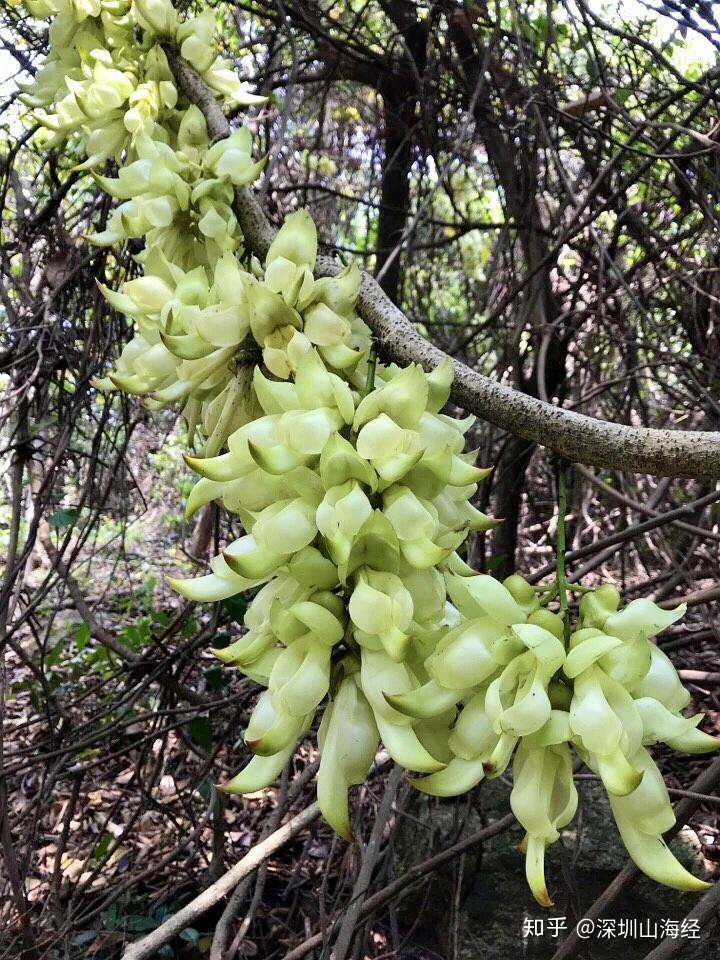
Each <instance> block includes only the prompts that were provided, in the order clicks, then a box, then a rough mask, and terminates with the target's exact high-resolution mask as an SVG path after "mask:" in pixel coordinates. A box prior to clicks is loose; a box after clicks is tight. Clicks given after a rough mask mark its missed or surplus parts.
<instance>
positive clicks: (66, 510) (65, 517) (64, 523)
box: [48, 507, 80, 530]
mask: <svg viewBox="0 0 720 960" xmlns="http://www.w3.org/2000/svg"><path fill="white" fill-rule="evenodd" d="M79 513H80V511H79V510H78V509H77V507H60V509H59V510H56V511H55V512H54V513H51V514H50V516H49V517H48V523H49V525H50V526H51V527H52V528H53V529H54V530H62V529H63V528H64V527H72V526H74V525H75V522H76V521H77V518H78V515H79Z"/></svg>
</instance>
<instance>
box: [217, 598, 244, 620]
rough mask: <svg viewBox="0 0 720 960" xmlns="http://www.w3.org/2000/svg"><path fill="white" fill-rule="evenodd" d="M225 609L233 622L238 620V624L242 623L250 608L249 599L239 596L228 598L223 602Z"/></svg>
mask: <svg viewBox="0 0 720 960" xmlns="http://www.w3.org/2000/svg"><path fill="white" fill-rule="evenodd" d="M222 605H223V607H224V609H225V610H226V611H227V612H228V613H229V614H230V616H231V617H232V618H233V620H237V622H238V623H242V621H243V619H244V617H245V611H246V610H247V608H248V601H247V598H246V597H244V596H242V594H238V595H236V596H234V597H228V599H227V600H223V601H222Z"/></svg>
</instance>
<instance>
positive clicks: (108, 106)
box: [24, 0, 720, 905]
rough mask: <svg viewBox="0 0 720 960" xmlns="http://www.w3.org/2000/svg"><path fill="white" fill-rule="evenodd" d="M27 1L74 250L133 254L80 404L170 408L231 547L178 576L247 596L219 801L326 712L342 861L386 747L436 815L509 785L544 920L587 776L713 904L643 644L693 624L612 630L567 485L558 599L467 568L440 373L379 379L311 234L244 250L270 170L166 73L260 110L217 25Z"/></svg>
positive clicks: (659, 680)
mask: <svg viewBox="0 0 720 960" xmlns="http://www.w3.org/2000/svg"><path fill="white" fill-rule="evenodd" d="M25 5H26V7H27V9H28V11H29V12H30V14H31V15H32V16H35V17H43V18H45V17H47V18H49V19H50V20H51V23H50V41H51V52H50V55H49V57H48V59H47V62H46V64H45V66H44V68H43V69H42V71H41V72H40V74H39V75H38V77H37V81H36V83H35V84H34V85H33V86H32V88H28V89H27V90H26V91H25V94H24V100H25V102H26V103H27V104H28V105H29V106H30V107H31V108H32V111H33V115H34V117H35V119H36V121H37V122H38V123H39V124H40V127H41V133H40V136H43V137H44V138H45V141H46V144H47V145H48V146H49V147H53V146H54V147H58V148H62V145H63V144H64V143H66V142H67V141H68V140H73V141H75V142H76V143H78V144H79V145H80V146H81V148H82V150H83V151H84V154H85V157H86V159H85V160H84V162H82V163H81V164H80V165H79V167H78V169H79V170H80V171H82V172H84V173H85V174H87V175H88V176H92V177H94V179H95V181H96V183H97V185H98V187H99V188H100V189H101V190H103V191H104V192H105V193H106V194H108V195H109V196H110V197H111V198H112V199H113V200H114V201H116V205H115V206H114V208H113V211H112V214H111V216H110V218H109V222H108V223H107V226H106V228H105V229H104V230H103V231H101V232H100V233H97V234H95V235H94V236H91V237H89V238H88V240H89V242H91V243H93V244H96V245H100V246H104V247H107V248H108V249H109V251H110V252H111V253H110V255H112V251H117V250H118V249H119V248H120V247H121V246H122V245H123V244H125V243H126V241H128V240H133V241H135V243H136V245H137V246H138V247H140V248H141V252H140V253H138V254H136V255H135V260H136V262H137V264H138V265H139V270H140V275H139V276H138V277H136V278H135V279H130V280H128V281H126V282H125V283H124V284H123V285H122V286H121V288H120V289H117V290H112V289H109V288H107V287H103V288H102V289H103V293H104V295H105V296H106V298H107V300H108V301H109V303H110V304H111V305H112V306H113V307H114V308H115V309H116V310H118V311H120V312H121V313H123V314H125V315H126V316H127V317H129V318H130V319H131V320H132V321H133V323H134V325H135V335H134V337H133V338H132V340H131V341H130V342H129V343H128V344H127V345H126V346H125V348H124V350H123V351H122V354H121V355H120V357H119V358H118V360H117V362H116V364H115V366H114V368H113V369H112V370H110V371H108V373H107V376H105V377H104V378H102V379H101V380H99V381H97V383H96V387H97V389H98V390H103V391H112V390H121V391H124V392H126V393H129V394H132V395H134V396H137V397H139V398H141V399H142V402H143V403H145V404H146V405H147V406H148V407H149V408H151V409H160V408H163V407H172V408H173V409H175V410H177V413H178V415H179V416H180V417H181V418H182V421H183V424H184V429H185V435H186V443H187V455H186V461H187V464H188V466H189V468H190V469H191V470H192V471H194V472H195V473H196V474H197V475H198V478H199V479H198V481H197V483H196V485H195V487H194V489H193V490H192V492H191V494H190V496H189V497H188V500H187V505H186V514H187V516H192V515H193V514H194V513H195V512H196V511H197V510H198V509H199V508H201V507H202V506H204V505H205V504H208V503H210V502H216V503H218V504H219V505H221V506H222V509H224V510H226V511H228V512H229V513H232V514H234V515H236V516H237V517H239V519H240V520H241V522H242V525H243V528H244V530H245V534H244V535H243V536H241V537H240V538H239V539H237V540H235V541H233V542H231V543H229V544H227V545H226V547H225V549H224V550H223V552H222V553H221V554H220V555H218V556H217V557H215V558H214V559H213V560H212V561H211V564H210V568H211V572H210V573H209V574H208V575H206V576H202V577H199V578H195V579H191V580H175V581H173V586H174V587H175V589H176V590H177V591H178V592H179V593H180V594H182V595H183V596H185V597H187V598H189V599H191V600H194V601H197V602H202V603H212V602H217V601H220V600H224V599H227V598H229V597H232V596H234V595H236V594H238V593H243V592H245V591H249V590H253V591H255V595H254V598H253V599H252V601H251V603H250V605H249V607H248V610H247V614H246V617H245V628H246V629H245V631H244V632H243V633H242V634H241V636H240V637H239V638H238V639H237V640H236V641H235V642H234V643H232V644H231V645H230V646H228V647H225V648H223V649H217V650H215V653H216V655H217V656H218V657H219V658H220V659H221V660H223V661H224V662H225V663H227V664H228V665H232V666H233V667H235V668H237V669H239V670H241V671H242V672H243V674H245V675H246V676H248V677H250V678H252V680H254V681H255V682H256V683H257V684H258V685H259V686H260V687H262V688H263V690H262V692H261V693H260V694H259V696H258V699H257V703H256V706H255V708H254V711H253V713H252V716H251V718H250V722H249V724H248V727H247V730H246V732H245V740H246V743H247V747H248V750H249V752H250V753H251V754H252V759H250V761H249V762H248V763H247V764H246V765H245V766H243V768H242V769H241V770H240V772H239V773H238V775H237V776H235V777H234V778H232V779H231V780H230V781H229V782H227V783H225V784H223V785H222V788H223V789H224V790H225V791H227V792H229V793H247V792H254V791H256V790H258V789H261V788H262V787H265V786H267V785H268V784H270V783H272V782H273V781H274V780H275V779H276V778H277V777H278V776H279V775H280V773H281V771H282V769H283V768H284V767H285V765H286V763H287V762H288V760H289V759H290V758H291V757H292V755H293V753H294V751H295V749H296V746H297V744H298V742H299V741H301V740H302V739H303V738H304V737H305V736H307V735H308V733H309V732H310V730H311V728H312V727H313V724H314V721H315V717H316V714H317V712H318V710H320V711H321V712H322V719H321V721H320V725H319V729H318V735H317V739H318V746H319V750H320V755H321V761H320V768H319V772H318V777H317V793H318V800H319V804H320V807H321V809H322V812H323V814H324V816H325V818H326V819H327V821H328V822H329V823H330V824H331V825H332V827H333V828H334V829H335V830H336V831H337V833H338V834H340V836H342V837H344V838H345V839H347V840H350V839H352V832H351V825H350V814H349V806H348V792H349V789H350V788H351V787H352V786H353V785H356V784H359V783H361V782H362V781H363V780H364V779H365V777H366V775H367V772H368V769H369V767H370V766H371V764H372V762H373V759H374V757H375V755H376V753H377V751H378V749H379V745H380V743H382V744H383V745H384V747H385V749H386V750H387V752H388V753H389V754H390V756H391V757H392V758H393V759H394V760H395V761H396V762H397V763H398V764H400V765H402V766H403V767H405V768H406V769H407V770H408V771H410V773H411V782H412V783H413V785H414V786H415V787H416V788H417V789H418V790H421V791H424V792H426V793H429V794H433V795H436V796H443V797H448V796H454V795H457V794H460V793H464V792H465V791H467V790H469V789H471V788H472V787H474V786H475V785H477V784H478V783H479V782H480V781H481V780H482V779H483V778H491V777H498V776H500V775H502V774H503V773H505V772H506V771H509V770H511V772H512V779H513V788H512V793H511V797H510V803H511V807H512V810H513V813H514V814H515V816H516V818H517V819H518V821H519V822H520V823H521V824H522V826H523V827H524V829H525V831H526V836H525V840H524V849H525V856H526V874H527V879H528V883H529V886H530V889H531V890H532V893H533V895H534V896H535V898H536V899H537V900H538V902H539V903H541V904H544V905H549V904H550V903H551V900H550V896H549V894H548V890H547V885H546V881H545V873H544V856H545V849H546V847H547V846H548V844H550V843H552V842H553V841H554V840H556V839H557V838H558V837H559V832H560V830H561V829H562V828H563V827H564V826H566V825H567V824H568V823H569V822H570V821H571V819H572V818H573V816H574V814H575V810H576V806H577V792H576V789H575V785H574V781H573V762H574V761H573V756H574V755H575V756H576V757H577V758H579V759H580V760H581V761H582V762H583V763H585V764H586V765H587V766H588V767H589V768H590V770H592V771H593V772H594V773H596V774H597V775H598V776H599V777H600V778H601V779H602V782H603V784H604V786H605V789H606V791H607V793H608V797H609V800H610V805H611V808H612V811H613V814H614V817H615V820H616V822H617V825H618V829H619V831H620V833H621V835H622V839H623V841H624V843H625V845H626V847H627V849H628V851H629V853H630V856H631V857H632V858H633V860H634V861H635V863H636V864H637V865H638V866H639V867H640V869H641V870H643V871H644V872H645V873H646V874H648V875H649V876H651V877H653V878H654V879H656V880H657V881H659V882H661V883H665V884H667V885H669V886H672V887H676V888H678V889H685V890H701V889H703V888H704V887H705V886H706V884H705V883H704V882H703V881H701V880H699V879H697V878H696V877H694V876H693V875H692V874H690V873H689V872H688V871H687V870H686V869H685V868H684V867H683V866H682V865H681V864H680V863H679V862H678V861H677V860H676V859H675V857H674V855H673V854H672V852H671V851H670V850H669V848H668V847H667V845H666V843H665V841H664V840H663V834H664V833H665V832H666V831H667V830H668V829H669V828H670V827H671V826H672V825H673V824H674V814H673V811H672V807H671V804H670V801H669V797H668V792H667V789H666V787H665V784H664V782H663V779H662V776H661V774H660V772H659V770H658V768H657V766H656V764H655V762H654V761H653V759H652V756H651V753H650V751H649V748H651V747H652V746H653V745H654V744H656V743H658V742H663V743H666V744H668V745H669V746H670V747H672V748H673V749H676V750H679V751H684V752H688V753H702V752H707V751H712V750H716V749H717V748H718V746H720V742H719V741H718V740H716V739H715V738H712V737H710V736H709V735H707V734H705V733H703V732H702V731H701V730H700V729H699V723H700V721H701V720H702V715H699V714H698V715H695V716H693V717H686V716H685V715H684V714H683V712H682V711H683V710H684V709H685V707H686V706H687V704H688V702H689V699H690V697H689V694H688V693H687V691H686V690H685V689H684V687H683V686H682V684H681V682H680V679H679V677H678V675H677V673H676V671H675V669H674V667H673V665H672V663H671V662H670V660H669V659H668V658H667V657H666V656H665V654H663V652H662V651H661V650H660V649H659V648H658V647H657V646H656V644H655V643H654V638H655V637H656V636H657V635H658V634H659V633H660V632H661V631H662V630H663V629H665V628H666V627H668V626H669V625H670V624H672V623H674V622H676V621H677V620H678V619H680V618H681V617H682V615H683V613H684V610H685V607H684V605H681V606H679V607H677V608H676V609H675V610H670V611H668V610H664V609H661V608H659V607H658V606H656V605H655V604H654V603H652V602H651V601H650V600H647V599H642V598H641V599H637V600H634V601H633V602H632V603H630V604H628V605H627V606H625V607H621V605H620V595H619V593H618V591H617V590H616V589H615V587H614V586H612V585H611V584H603V585H601V586H600V587H598V588H596V589H589V588H584V587H582V586H577V585H574V586H572V587H570V586H569V585H568V583H567V581H566V579H565V574H564V567H563V563H562V558H563V556H564V542H563V517H564V501H563V497H564V494H563V489H564V488H563V483H564V480H563V476H564V475H563V472H562V471H561V472H560V474H559V478H560V479H559V509H558V515H559V531H560V533H559V536H558V544H557V546H558V569H557V575H556V577H555V579H554V580H553V581H552V582H551V583H549V584H547V585H542V586H539V587H534V586H531V585H530V584H529V583H528V582H527V581H525V580H524V579H523V578H521V577H520V576H517V575H513V576H511V577H509V578H508V579H506V580H505V581H504V582H502V583H501V582H499V581H498V580H496V579H494V578H492V577H490V576H487V575H480V574H477V573H475V572H474V571H473V570H472V569H471V568H470V567H469V566H468V565H467V563H466V562H465V560H464V559H463V547H464V544H465V541H466V539H467V537H468V535H469V533H470V531H473V530H475V531H481V530H488V529H490V528H491V527H492V526H493V525H494V524H495V523H496V521H495V520H494V519H492V518H490V517H487V516H485V515H484V514H483V513H481V512H480V511H478V510H477V509H476V508H475V507H474V506H473V505H472V502H471V501H472V499H473V497H474V495H475V493H476V491H477V485H478V483H479V482H480V481H481V480H482V479H483V478H484V477H485V476H486V474H487V470H486V469H485V468H481V467H478V466H476V465H475V459H476V456H475V454H474V453H472V452H467V451H465V435H466V433H467V431H468V430H469V428H470V426H471V425H472V422H473V418H472V417H468V418H466V419H464V420H461V419H456V418H454V417H452V416H449V415H447V414H445V413H443V412H442V411H443V409H444V408H445V405H446V403H447V401H448V398H449V396H450V390H451V387H452V381H453V369H452V365H451V363H450V362H449V361H447V362H441V363H439V364H438V365H437V366H436V367H435V368H434V369H432V370H431V371H430V372H426V371H425V370H424V369H423V368H421V367H420V366H418V365H416V364H410V365H407V366H399V365H396V364H389V365H387V364H383V363H381V362H380V361H379V360H378V359H377V358H376V356H375V352H374V350H373V340H372V335H371V331H370V329H369V328H368V326H367V325H366V324H365V323H364V321H363V320H362V319H361V318H360V317H359V316H358V314H357V312H356V309H355V308H356V301H357V298H358V293H359V289H360V283H361V275H360V271H359V269H358V267H357V266H356V265H355V264H353V263H349V264H347V265H344V266H342V267H341V268H339V269H338V270H337V271H336V272H335V275H334V276H330V277H328V276H316V270H317V254H318V242H317V235H316V230H315V225H314V223H313V220H312V217H311V215H310V213H309V212H308V211H305V210H299V211H298V212H296V213H294V214H292V215H291V216H289V217H288V218H287V219H286V221H285V223H284V224H283V226H282V228H281V229H280V231H279V232H278V234H277V236H276V237H275V239H274V240H273V242H272V243H271V244H270V247H269V249H268V251H267V255H266V256H265V258H264V262H260V261H259V260H258V259H257V258H256V257H255V256H253V255H252V253H251V251H250V250H248V249H246V244H245V238H244V237H243V234H242V230H241V227H240V225H239V222H238V218H237V216H236V213H235V211H234V203H235V196H236V190H237V189H238V188H244V187H247V186H248V185H250V184H252V183H253V181H254V180H255V179H256V178H257V177H258V175H259V173H260V172H261V170H262V168H263V163H264V161H263V160H262V158H256V157H255V156H254V152H253V143H252V137H251V134H250V132H249V130H248V129H247V128H246V127H244V126H242V124H240V125H239V126H237V127H236V128H235V129H233V130H232V131H231V133H230V135H229V136H227V137H223V138H222V139H220V140H218V141H216V142H213V137H212V136H211V135H210V134H209V133H208V126H207V122H206V118H205V116H204V114H203V113H202V112H201V110H200V109H199V108H198V107H197V106H196V105H194V104H193V103H190V102H189V101H188V100H187V98H186V97H185V96H184V94H183V93H182V92H181V91H180V90H179V88H178V83H177V81H176V76H175V74H174V72H173V70H172V69H171V64H170V61H169V59H168V52H169V51H170V52H171V53H172V56H173V57H174V56H177V55H179V56H180V57H181V58H182V59H183V60H184V61H186V62H187V63H189V64H190V65H191V67H192V68H193V69H194V70H195V71H196V73H197V74H198V75H199V77H200V78H201V79H202V81H203V82H204V84H205V85H206V87H207V89H208V90H209V91H211V93H212V95H213V96H214V97H215V98H216V101H217V103H218V104H222V103H227V104H229V105H233V106H234V107H251V106H252V105H253V104H256V103H260V102H262V98H259V97H256V96H254V95H253V94H252V93H251V92H249V91H248V90H247V89H246V88H245V86H244V85H243V84H241V83H240V82H239V80H238V79H237V77H236V75H235V72H234V70H233V69H232V66H231V65H230V64H229V63H227V62H225V61H223V60H222V59H221V58H219V57H218V56H217V55H216V53H215V49H214V46H213V35H214V30H215V16H214V13H213V11H212V10H210V9H208V10H207V11H205V12H204V13H202V14H201V15H200V16H198V17H195V18H183V17H181V16H180V15H179V14H178V12H177V11H176V10H175V9H174V7H173V6H172V4H171V3H170V0H133V2H131V0H25ZM569 590H574V591H575V592H576V594H577V595H578V596H579V603H578V605H577V610H578V613H577V616H576V617H571V613H570V610H571V605H570V604H568V599H567V598H568V591H569Z"/></svg>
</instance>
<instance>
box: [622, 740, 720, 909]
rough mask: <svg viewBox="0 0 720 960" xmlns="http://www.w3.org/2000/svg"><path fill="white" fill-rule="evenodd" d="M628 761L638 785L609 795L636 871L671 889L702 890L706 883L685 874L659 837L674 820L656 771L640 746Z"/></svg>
mask: <svg viewBox="0 0 720 960" xmlns="http://www.w3.org/2000/svg"><path fill="white" fill-rule="evenodd" d="M631 762H632V765H633V766H634V767H636V768H637V769H639V770H640V771H641V773H642V776H641V780H640V784H639V786H638V787H637V788H636V789H635V790H634V791H632V792H631V793H630V794H628V795H626V796H614V795H613V794H610V795H609V799H610V807H611V808H612V812H613V816H614V817H615V822H616V823H617V826H618V830H619V831H620V836H621V837H622V840H623V843H624V844H625V847H626V848H627V851H628V853H629V854H630V856H631V857H632V859H633V861H634V862H635V864H636V865H637V866H638V867H639V868H640V870H642V872H643V873H645V874H647V876H649V877H652V879H653V880H657V881H658V883H664V884H665V886H667V887H673V888H674V889H675V890H694V891H700V890H706V889H707V888H708V887H709V886H710V884H709V883H706V882H705V881H704V880H700V879H699V878H698V877H694V876H693V875H692V874H691V873H689V872H688V871H687V870H686V869H685V867H683V866H682V864H681V863H680V862H679V861H678V860H677V859H676V858H675V856H674V855H673V853H672V852H671V850H670V848H669V847H668V845H667V844H666V843H665V841H664V840H663V837H662V835H663V833H665V832H666V831H668V830H669V829H670V828H671V827H672V826H673V825H674V823H675V814H674V813H673V809H672V806H671V804H670V798H669V796H668V792H667V787H666V786H665V784H664V782H663V779H662V776H661V774H660V771H659V770H658V768H657V767H656V765H655V764H654V763H653V761H652V758H651V757H650V755H649V754H648V752H647V751H646V750H644V749H643V748H642V747H639V748H638V749H637V751H636V753H635V754H634V755H633V756H632V757H631Z"/></svg>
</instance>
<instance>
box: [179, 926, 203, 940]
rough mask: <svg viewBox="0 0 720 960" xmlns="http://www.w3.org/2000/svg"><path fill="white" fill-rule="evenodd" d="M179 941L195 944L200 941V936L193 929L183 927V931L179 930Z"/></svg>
mask: <svg viewBox="0 0 720 960" xmlns="http://www.w3.org/2000/svg"><path fill="white" fill-rule="evenodd" d="M178 936H179V937H180V939H181V940H187V942H188V943H197V942H198V940H199V939H200V934H199V933H198V932H197V930H196V929H195V928H194V927H185V929H184V930H181V931H180V933H179V934H178Z"/></svg>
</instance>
